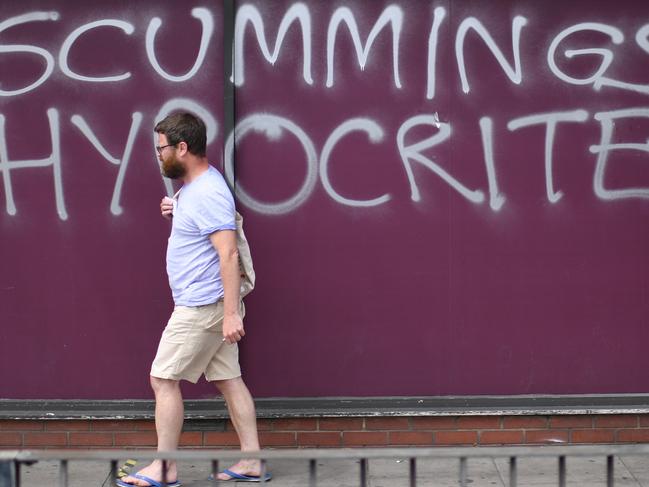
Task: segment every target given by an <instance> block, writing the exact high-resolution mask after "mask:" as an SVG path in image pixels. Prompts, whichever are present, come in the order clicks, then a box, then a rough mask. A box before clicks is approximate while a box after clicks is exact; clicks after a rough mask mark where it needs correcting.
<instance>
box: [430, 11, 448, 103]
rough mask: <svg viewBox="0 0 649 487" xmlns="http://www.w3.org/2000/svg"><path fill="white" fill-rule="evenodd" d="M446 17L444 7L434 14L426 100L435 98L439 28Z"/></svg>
mask: <svg viewBox="0 0 649 487" xmlns="http://www.w3.org/2000/svg"><path fill="white" fill-rule="evenodd" d="M445 17H446V9H445V8H444V7H436V8H435V11H434V12H433V26H432V27H431V29H430V35H429V36H428V85H427V87H426V98H428V99H429V100H432V99H433V98H435V82H436V79H437V42H438V40H439V28H440V26H441V25H442V21H443V20H444V18H445Z"/></svg>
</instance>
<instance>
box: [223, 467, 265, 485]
mask: <svg viewBox="0 0 649 487" xmlns="http://www.w3.org/2000/svg"><path fill="white" fill-rule="evenodd" d="M221 473H224V474H225V475H229V476H230V478H229V479H227V480H219V482H268V481H269V480H270V479H272V478H273V476H272V475H271V474H270V472H266V475H265V477H264V478H263V479H262V478H261V476H259V475H242V474H240V473H236V472H233V471H232V470H228V469H227V468H226V469H225V470H223V472H221ZM210 480H214V476H213V475H210Z"/></svg>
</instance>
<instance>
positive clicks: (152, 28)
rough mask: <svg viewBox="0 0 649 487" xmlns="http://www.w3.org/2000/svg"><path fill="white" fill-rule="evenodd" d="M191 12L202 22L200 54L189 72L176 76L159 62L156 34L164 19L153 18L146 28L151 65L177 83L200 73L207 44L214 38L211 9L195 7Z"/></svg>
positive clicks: (163, 75)
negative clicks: (156, 50) (156, 51)
mask: <svg viewBox="0 0 649 487" xmlns="http://www.w3.org/2000/svg"><path fill="white" fill-rule="evenodd" d="M191 13H192V17H194V18H196V19H198V20H200V22H201V25H202V32H201V43H200V46H199V48H198V54H197V56H196V61H195V62H194V65H193V66H192V68H191V69H190V70H189V71H188V72H187V73H185V74H183V75H180V76H174V75H171V74H169V73H167V72H166V71H165V70H164V69H162V66H160V63H159V62H158V58H157V57H156V55H155V36H156V34H157V32H158V29H159V28H160V26H161V25H162V20H161V19H160V18H159V17H154V18H152V19H151V22H149V27H148V28H147V30H146V55H147V58H148V59H149V62H150V63H151V66H153V69H155V71H156V73H158V74H159V75H160V76H162V77H163V78H164V79H166V80H169V81H174V82H176V83H178V82H182V81H187V80H188V79H190V78H192V77H194V75H196V73H198V70H199V69H200V67H201V66H202V65H203V61H205V54H206V53H207V46H208V45H209V43H210V39H211V38H212V33H213V32H214V19H213V18H212V14H211V13H210V11H209V10H207V9H206V8H202V7H197V8H193V9H192V12H191Z"/></svg>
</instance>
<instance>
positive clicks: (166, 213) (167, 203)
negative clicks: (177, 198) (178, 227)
mask: <svg viewBox="0 0 649 487" xmlns="http://www.w3.org/2000/svg"><path fill="white" fill-rule="evenodd" d="M160 213H161V214H162V216H163V217H164V218H166V219H167V220H171V218H172V217H173V216H174V200H172V199H171V198H169V196H165V197H164V198H162V201H161V202H160Z"/></svg>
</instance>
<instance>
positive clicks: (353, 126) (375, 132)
mask: <svg viewBox="0 0 649 487" xmlns="http://www.w3.org/2000/svg"><path fill="white" fill-rule="evenodd" d="M355 131H361V132H365V133H367V135H368V136H369V139H370V141H371V142H373V143H375V144H377V143H379V142H381V141H382V140H383V129H382V128H381V127H380V126H379V125H378V124H377V123H376V122H375V121H374V120H370V119H369V118H352V119H351V120H347V121H346V122H343V123H342V124H341V125H339V126H338V127H337V128H336V129H335V130H334V131H333V132H332V133H331V135H330V136H329V138H328V139H327V142H325V145H324V147H323V149H322V155H321V156H320V180H321V181H322V185H323V186H324V188H325V191H327V194H328V195H329V196H331V197H332V198H333V199H334V200H336V201H337V202H338V203H340V204H343V205H347V206H363V207H368V206H378V205H381V204H383V203H386V202H388V201H390V199H391V196H390V195H389V194H384V195H383V196H379V197H378V198H374V199H371V200H352V199H349V198H345V197H344V196H341V195H340V194H339V193H338V192H337V191H336V190H335V189H334V188H333V186H332V185H331V181H330V180H329V171H328V167H329V157H330V156H331V152H332V151H333V149H334V147H336V144H338V142H339V141H340V139H342V138H343V137H345V136H346V135H347V134H349V133H350V132H355Z"/></svg>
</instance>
